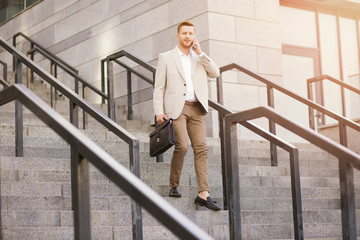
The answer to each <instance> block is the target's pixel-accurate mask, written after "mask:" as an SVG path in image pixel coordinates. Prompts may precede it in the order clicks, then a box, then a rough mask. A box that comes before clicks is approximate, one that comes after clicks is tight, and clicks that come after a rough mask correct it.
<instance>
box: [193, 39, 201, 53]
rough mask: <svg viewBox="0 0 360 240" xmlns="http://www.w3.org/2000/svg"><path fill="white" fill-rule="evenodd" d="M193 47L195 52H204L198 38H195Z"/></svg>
mask: <svg viewBox="0 0 360 240" xmlns="http://www.w3.org/2000/svg"><path fill="white" fill-rule="evenodd" d="M191 48H192V49H193V50H194V52H195V53H196V54H197V55H200V54H201V53H202V51H201V48H200V44H199V42H198V40H196V39H194V41H193V44H192V46H191Z"/></svg>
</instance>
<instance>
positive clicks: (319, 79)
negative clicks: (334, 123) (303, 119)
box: [307, 75, 360, 129]
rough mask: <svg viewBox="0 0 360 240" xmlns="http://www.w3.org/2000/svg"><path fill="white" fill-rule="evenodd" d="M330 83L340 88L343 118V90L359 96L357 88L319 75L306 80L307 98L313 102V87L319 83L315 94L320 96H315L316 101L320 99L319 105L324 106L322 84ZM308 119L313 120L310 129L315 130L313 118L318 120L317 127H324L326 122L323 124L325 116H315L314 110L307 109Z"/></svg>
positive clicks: (344, 107) (359, 92)
mask: <svg viewBox="0 0 360 240" xmlns="http://www.w3.org/2000/svg"><path fill="white" fill-rule="evenodd" d="M326 80H327V81H330V82H332V83H335V84H336V85H338V86H340V88H341V99H340V100H341V112H342V115H343V116H344V117H346V102H345V93H344V89H347V90H349V91H351V92H353V93H356V94H358V95H359V96H360V90H359V89H358V88H355V87H353V86H351V85H349V84H347V83H345V82H344V81H340V80H338V79H336V78H333V77H331V76H329V75H321V76H318V77H314V78H309V79H308V80H307V93H308V98H309V99H310V100H312V101H314V97H315V96H314V88H313V85H314V84H315V83H320V84H319V85H320V87H321V89H320V91H318V92H316V93H319V94H320V96H316V97H317V98H318V99H321V102H320V104H321V105H324V91H323V89H322V88H323V82H324V81H326ZM309 118H311V119H313V121H312V124H313V125H311V126H310V127H311V128H312V129H315V122H316V120H315V118H317V119H318V121H317V123H318V126H322V125H325V124H326V122H325V116H324V114H321V113H320V114H317V115H315V113H314V109H311V108H309Z"/></svg>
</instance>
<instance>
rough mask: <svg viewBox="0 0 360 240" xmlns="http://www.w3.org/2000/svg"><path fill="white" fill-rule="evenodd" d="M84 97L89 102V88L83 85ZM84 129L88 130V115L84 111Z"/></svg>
mask: <svg viewBox="0 0 360 240" xmlns="http://www.w3.org/2000/svg"><path fill="white" fill-rule="evenodd" d="M82 95H83V98H84V99H85V100H87V87H86V86H84V84H83V85H82ZM83 129H84V130H86V129H88V115H87V113H86V111H85V110H83Z"/></svg>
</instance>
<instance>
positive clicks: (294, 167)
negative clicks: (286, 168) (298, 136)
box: [289, 149, 304, 240]
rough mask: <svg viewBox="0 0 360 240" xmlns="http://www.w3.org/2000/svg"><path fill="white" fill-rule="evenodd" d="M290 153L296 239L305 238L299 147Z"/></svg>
mask: <svg viewBox="0 0 360 240" xmlns="http://www.w3.org/2000/svg"><path fill="white" fill-rule="evenodd" d="M289 155H290V171H291V192H292V204H293V220H294V236H295V239H296V240H302V239H304V227H303V218H302V204H301V186H300V170H299V152H298V149H293V151H290V152H289Z"/></svg>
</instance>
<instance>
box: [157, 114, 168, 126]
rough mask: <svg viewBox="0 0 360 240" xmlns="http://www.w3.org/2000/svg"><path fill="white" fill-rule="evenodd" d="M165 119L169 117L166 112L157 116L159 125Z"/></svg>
mask: <svg viewBox="0 0 360 240" xmlns="http://www.w3.org/2000/svg"><path fill="white" fill-rule="evenodd" d="M164 119H166V120H167V119H168V118H167V116H166V115H165V114H163V113H160V114H158V115H157V116H156V122H157V124H158V125H161V124H163V123H164V122H165V121H164Z"/></svg>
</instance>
